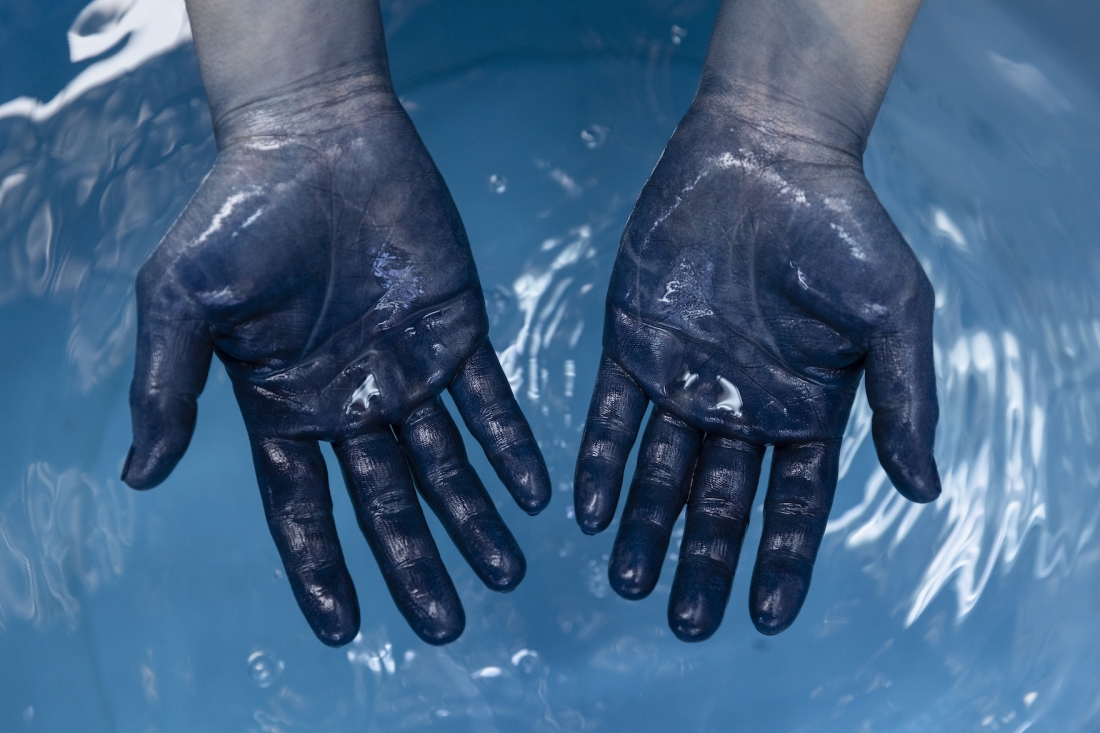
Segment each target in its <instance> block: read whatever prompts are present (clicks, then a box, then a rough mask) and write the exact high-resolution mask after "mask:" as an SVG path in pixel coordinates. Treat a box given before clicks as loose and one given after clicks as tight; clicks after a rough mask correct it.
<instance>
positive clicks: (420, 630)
mask: <svg viewBox="0 0 1100 733" xmlns="http://www.w3.org/2000/svg"><path fill="white" fill-rule="evenodd" d="M383 577H385V579H386V585H387V586H388V587H389V589H390V595H391V596H393V600H394V602H395V603H396V604H397V610H398V611H400V612H401V615H402V616H404V617H405V621H407V622H408V624H409V627H410V628H411V629H412V630H413V632H414V633H415V634H416V635H417V636H418V637H420V639H421V640H422V641H424V642H425V643H427V644H431V645H432V646H442V645H443V644H450V643H451V642H452V641H454V640H455V639H457V638H458V637H459V636H461V635H462V631H463V630H464V629H465V628H466V612H465V611H464V610H463V608H462V601H460V600H459V598H458V592H457V591H456V590H455V586H454V583H453V582H452V581H451V576H450V575H448V574H447V569H446V568H445V567H443V561H442V560H440V559H439V557H438V556H436V557H431V558H425V559H422V560H419V561H417V562H414V563H411V564H409V565H405V566H403V567H397V568H394V569H392V570H390V571H384V572H383Z"/></svg>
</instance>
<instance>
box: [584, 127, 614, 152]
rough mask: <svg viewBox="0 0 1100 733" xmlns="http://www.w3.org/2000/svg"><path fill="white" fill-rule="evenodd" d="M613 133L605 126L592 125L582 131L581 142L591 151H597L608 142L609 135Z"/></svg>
mask: <svg viewBox="0 0 1100 733" xmlns="http://www.w3.org/2000/svg"><path fill="white" fill-rule="evenodd" d="M609 132H611V130H609V129H608V128H606V127H604V126H603V125H590V126H589V127H586V128H585V129H583V130H581V142H583V143H584V146H585V147H586V148H588V149H589V150H595V149H596V148H598V147H600V146H601V145H603V144H604V142H605V141H606V140H607V133H609Z"/></svg>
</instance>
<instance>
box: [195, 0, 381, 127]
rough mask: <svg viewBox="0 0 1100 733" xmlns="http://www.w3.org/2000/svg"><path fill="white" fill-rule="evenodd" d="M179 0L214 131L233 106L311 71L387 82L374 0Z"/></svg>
mask: <svg viewBox="0 0 1100 733" xmlns="http://www.w3.org/2000/svg"><path fill="white" fill-rule="evenodd" d="M186 1H187V14H188V17H189V18H190V21H191V29H192V34H193V36H194V40H195V50H196V52H197V54H198V57H199V68H200V70H201V72H202V80H203V86H204V87H205V88H206V96H207V100H208V101H209V103H210V113H211V117H212V118H213V120H214V126H215V131H217V130H218V128H219V127H220V126H221V121H222V120H223V119H224V118H226V117H227V116H231V115H232V114H233V113H234V112H235V111H237V110H240V109H243V108H248V107H255V106H262V105H264V104H265V103H267V102H268V101H270V100H277V99H279V98H283V97H287V96H296V92H297V91H298V90H300V89H301V88H302V87H303V86H304V85H305V84H308V83H311V82H314V81H316V80H318V79H321V80H330V79H332V78H335V77H341V76H344V77H346V76H348V75H349V74H352V75H354V74H361V75H366V76H369V77H372V78H375V79H381V78H385V79H386V81H387V83H388V79H389V65H388V61H387V58H386V42H385V36H384V34H383V32H382V16H381V12H380V10H379V7H378V0H186ZM297 96H301V95H297Z"/></svg>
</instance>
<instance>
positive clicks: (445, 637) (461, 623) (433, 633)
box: [413, 607, 466, 646]
mask: <svg viewBox="0 0 1100 733" xmlns="http://www.w3.org/2000/svg"><path fill="white" fill-rule="evenodd" d="M465 630H466V614H465V612H464V611H463V610H462V608H461V607H459V608H458V613H457V614H453V615H451V616H448V617H446V618H438V619H435V620H434V621H433V623H431V624H426V625H424V626H419V627H417V626H414V627H413V631H414V632H416V635H417V636H418V637H420V640H421V641H423V642H424V643H425V644H431V645H432V646H444V645H446V644H450V643H451V642H452V641H456V640H457V639H458V637H460V636H462V632H463V631H465Z"/></svg>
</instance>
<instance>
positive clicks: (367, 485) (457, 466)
mask: <svg viewBox="0 0 1100 733" xmlns="http://www.w3.org/2000/svg"><path fill="white" fill-rule="evenodd" d="M200 50H201V49H200ZM204 73H205V68H204ZM383 77H384V78H382V77H380V76H379V75H378V74H375V73H373V72H372V71H371V69H369V68H359V67H357V66H356V65H355V64H350V65H345V66H342V67H339V68H338V69H337V70H335V71H334V72H330V73H326V74H321V75H318V76H315V77H312V78H310V79H308V80H306V81H305V82H304V83H302V84H299V85H297V86H296V87H294V88H292V89H290V90H288V91H285V92H283V93H280V94H278V95H273V96H268V97H265V98H264V99H262V100H260V101H257V102H254V103H250V104H246V105H242V106H241V107H239V108H236V109H233V110H231V111H230V112H227V113H226V114H222V115H219V116H217V117H216V125H215V126H216V136H217V139H218V146H219V152H218V157H217V160H216V162H215V164H214V168H213V170H212V171H211V173H210V175H209V176H208V178H207V179H206V180H205V181H204V182H203V184H202V185H201V187H200V188H199V190H198V192H197V193H196V194H195V196H194V198H193V199H192V200H191V202H190V203H189V204H188V206H187V208H186V209H185V210H184V212H183V213H182V214H181V215H180V217H179V219H178V220H177V221H176V223H175V224H174V225H173V226H172V228H171V230H170V231H169V232H168V234H167V235H166V236H165V238H164V240H163V241H162V242H161V243H160V244H159V245H158V246H157V248H156V250H155V251H154V252H153V253H152V255H151V256H150V257H149V260H148V261H147V262H146V263H145V265H144V266H143V267H142V268H141V272H140V274H139V276H138V281H137V298H138V346H137V361H136V365H135V373H134V381H133V384H132V387H131V394H130V402H131V409H132V417H133V427H134V441H133V447H132V448H131V451H130V455H129V456H128V458H127V461H126V466H125V468H124V470H123V478H124V480H125V481H126V482H127V483H128V484H129V485H130V486H133V487H134V488H142V489H144V488H149V487H152V486H155V485H157V484H159V483H160V482H162V481H163V480H164V479H165V478H167V476H168V475H169V473H170V472H171V471H172V469H173V468H174V467H175V465H176V464H177V462H178V461H179V460H180V458H181V457H182V456H183V454H184V451H185V450H186V448H187V444H188V442H189V440H190V438H191V433H192V430H193V428H194V425H195V416H196V400H197V398H198V396H199V393H200V392H201V391H202V388H203V384H204V382H205V381H206V377H207V373H208V371H209V368H210V361H211V356H212V355H213V354H217V356H218V358H219V359H220V360H221V361H222V363H223V364H224V365H225V368H226V370H227V372H228V373H229V376H230V379H231V380H232V383H233V389H234V392H235V394H236V397H237V401H238V403H239V405H240V408H241V412H242V414H243V416H244V420H245V425H246V427H247V430H248V436H249V440H250V442H251V446H252V456H253V460H254V463H255V467H256V475H257V479H258V481H259V486H260V493H261V496H262V499H263V506H264V511H265V513H266V516H267V521H268V526H269V528H270V530H271V534H272V537H273V538H274V540H275V544H276V546H277V547H278V550H279V553H280V555H281V557H282V560H283V564H284V566H285V568H286V571H287V577H288V579H289V580H290V585H291V588H292V590H293V592H294V596H295V598H296V599H297V601H298V605H299V607H300V608H301V610H302V613H303V614H304V615H305V617H306V619H307V621H308V622H309V624H310V626H311V627H312V629H313V631H314V632H315V633H316V634H317V636H318V638H320V639H321V641H323V642H325V643H326V644H330V645H333V646H338V645H341V644H345V643H347V642H349V641H351V640H352V639H353V638H354V637H355V635H356V633H357V631H358V629H359V620H360V619H359V606H358V602H357V599H356V593H355V588H354V586H353V585H352V581H351V578H350V576H349V574H348V570H347V567H346V566H345V563H344V559H343V555H342V552H341V548H340V541H339V539H338V538H337V535H336V527H335V524H334V522H333V516H332V502H331V498H330V495H329V487H328V478H327V476H328V474H327V471H326V468H325V463H324V459H323V458H322V454H321V451H320V448H319V445H318V442H319V441H328V442H330V443H331V444H332V447H333V449H334V451H335V453H336V456H337V458H338V460H339V462H340V467H341V469H342V471H343V474H344V479H345V482H346V484H347V488H348V492H349V494H350V496H351V500H352V504H353V506H354V508H355V512H356V517H357V519H358V522H359V526H360V528H361V529H362V531H363V534H364V536H365V537H366V539H367V542H368V543H369V545H370V547H371V550H372V551H373V553H374V556H375V558H376V559H377V561H378V564H379V567H380V568H381V570H382V574H383V577H384V578H385V581H386V584H387V586H388V587H389V590H390V593H391V594H392V596H393V598H394V601H395V602H396V604H397V606H398V608H399V609H400V611H401V613H402V614H403V615H404V616H405V618H406V619H407V620H408V622H409V624H410V626H411V627H412V628H413V630H414V631H415V632H416V633H417V634H418V635H419V636H420V637H421V638H422V639H423V640H425V641H426V642H428V643H432V644H442V643H446V642H449V641H452V640H454V639H455V638H457V637H458V636H459V634H461V632H462V629H463V626H464V623H465V620H464V615H463V610H462V605H461V603H460V601H459V598H458V595H457V593H456V592H455V588H454V585H453V583H452V582H451V579H450V577H449V576H448V574H447V571H446V569H445V568H444V566H443V563H442V562H441V560H440V557H439V552H438V550H437V548H436V545H435V543H434V541H433V539H432V537H431V535H430V534H429V531H428V527H427V524H426V523H425V519H424V515H423V513H422V510H421V506H420V503H419V501H418V499H417V493H416V490H419V493H420V496H421V497H422V498H423V499H424V501H425V502H426V503H427V504H428V506H429V507H431V509H432V510H433V511H434V512H435V513H436V515H437V516H438V517H439V519H440V521H441V522H442V524H443V526H444V527H445V528H446V530H447V532H448V533H449V535H450V536H451V539H452V540H453V541H454V542H455V544H456V545H457V547H458V548H459V550H460V551H461V552H462V554H463V556H464V557H465V559H466V560H467V562H469V564H470V566H471V567H472V568H473V570H474V571H475V573H477V575H478V577H480V578H481V579H482V581H484V583H485V584H486V585H487V586H488V587H489V588H491V589H493V590H498V591H509V590H512V589H513V588H515V587H516V585H517V584H518V583H519V582H520V581H521V580H522V578H523V576H524V572H525V567H526V566H525V560H524V557H523V553H522V552H521V551H520V548H519V546H518V544H517V543H516V541H515V539H514V537H513V536H512V534H511V532H509V530H508V528H507V527H506V526H505V525H504V522H503V521H502V519H501V517H500V515H499V514H498V512H497V510H496V508H495V507H494V505H493V502H492V500H491V499H490V497H489V495H488V493H487V492H486V490H485V488H484V486H483V485H482V483H481V481H480V480H479V478H478V476H477V475H476V474H475V473H474V470H473V468H472V467H471V466H470V464H469V462H468V460H467V457H466V453H465V449H464V447H463V443H462V439H461V437H460V435H459V432H458V428H457V426H456V425H455V423H454V421H453V420H452V418H451V416H450V415H449V414H448V412H447V410H446V409H445V407H444V406H443V403H442V402H441V400H440V395H441V394H442V392H443V391H444V390H449V392H450V394H451V396H452V397H453V399H454V401H455V404H456V405H457V407H458V409H459V412H460V413H461V416H462V418H463V420H464V421H465V423H466V425H467V427H468V428H469V429H470V432H471V433H472V434H473V435H474V437H475V438H476V439H477V440H478V442H479V443H480V444H481V446H482V447H483V448H484V449H485V452H486V454H487V455H488V457H489V460H490V462H491V463H492V465H493V467H494V469H495V470H496V472H497V474H498V476H499V477H500V479H501V481H502V482H503V483H504V485H505V486H506V487H507V488H508V490H509V491H510V492H511V494H512V495H513V497H514V498H515V500H516V502H517V503H518V504H519V505H520V507H522V508H523V509H524V510H525V511H527V512H528V513H530V514H536V513H538V512H539V511H541V510H542V509H543V508H544V507H545V506H546V504H547V502H548V501H549V499H550V483H549V477H548V475H547V472H546V467H545V465H544V463H543V459H542V456H541V454H540V452H539V449H538V446H537V445H536V443H535V440H534V437H533V435H532V433H531V430H530V427H529V426H528V424H527V421H526V420H525V418H524V417H523V415H522V414H521V412H520V410H519V407H518V405H517V404H516V402H515V399H514V398H513V396H512V391H511V388H510V387H509V384H508V381H507V379H506V378H505V376H504V373H503V372H502V370H501V368H500V364H499V362H498V361H497V358H496V354H495V352H494V351H493V348H492V346H491V344H490V343H489V340H488V321H487V318H486V313H485V307H484V299H483V296H482V291H481V286H480V284H479V282H478V277H477V271H476V269H475V267H474V262H473V259H472V257H471V253H470V246H469V243H468V241H467V238H466V233H465V231H464V229H463V226H462V222H461V220H460V218H459V215H458V211H457V210H456V208H455V206H454V203H453V201H452V200H451V196H450V194H449V192H448V191H447V187H446V185H445V184H444V182H443V179H442V178H441V177H440V175H439V172H438V171H437V170H436V167H435V165H434V163H433V162H432V160H431V158H430V156H429V155H428V152H427V151H426V150H425V148H424V146H423V144H422V143H421V141H420V138H419V137H418V135H417V133H416V131H415V129H414V128H413V126H412V123H411V121H410V120H409V118H408V116H407V115H406V114H405V111H404V110H403V109H402V107H401V105H400V104H399V103H398V101H397V98H396V96H395V95H394V94H393V91H392V87H391V86H390V84H389V81H388V75H383ZM414 486H415V489H414Z"/></svg>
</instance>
